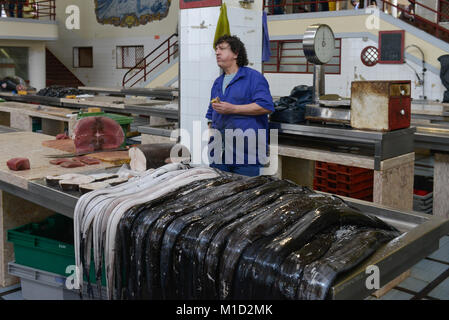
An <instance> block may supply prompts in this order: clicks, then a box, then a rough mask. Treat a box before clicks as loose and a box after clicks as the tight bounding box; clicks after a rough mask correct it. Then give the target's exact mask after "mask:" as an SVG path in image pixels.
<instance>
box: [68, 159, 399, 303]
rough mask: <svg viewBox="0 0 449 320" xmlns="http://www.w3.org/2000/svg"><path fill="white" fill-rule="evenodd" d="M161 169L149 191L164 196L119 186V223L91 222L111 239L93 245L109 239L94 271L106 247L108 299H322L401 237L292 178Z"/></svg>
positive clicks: (84, 253) (82, 234)
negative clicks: (100, 225) (124, 191)
mask: <svg viewBox="0 0 449 320" xmlns="http://www.w3.org/2000/svg"><path fill="white" fill-rule="evenodd" d="M164 168H166V169H164ZM167 168H168V170H167ZM170 168H172V169H170ZM159 170H162V171H159V173H160V172H163V171H164V170H165V172H164V173H162V174H160V175H159V176H158V177H159V178H158V179H159V181H160V182H159V183H158V182H157V181H155V179H156V176H155V175H154V173H153V176H152V175H151V174H149V175H147V176H148V177H149V178H148V179H150V180H151V179H153V180H152V181H153V182H154V183H149V184H148V185H149V186H148V188H146V190H147V191H146V192H147V194H148V195H151V194H154V193H155V192H156V190H157V192H158V195H159V196H157V197H156V196H153V197H151V196H149V197H147V198H146V199H147V201H143V200H142V196H141V195H142V194H143V193H140V196H139V200H138V201H132V200H130V199H133V198H134V199H135V198H137V196H136V193H135V192H134V195H129V196H123V195H120V196H119V194H120V192H122V191H117V194H116V196H115V199H117V198H120V197H121V201H123V202H125V203H126V202H128V203H129V205H127V206H126V205H125V206H123V204H122V203H121V202H120V201H113V200H111V202H110V203H111V205H113V206H115V207H123V208H124V210H121V211H120V210H118V211H117V210H116V209H114V210H116V211H117V212H121V214H115V218H111V217H113V216H114V214H111V215H109V216H108V217H109V219H110V220H111V219H112V220H114V221H115V224H114V223H112V224H110V223H107V224H108V228H107V231H106V232H107V235H104V233H103V232H100V231H98V232H96V231H95V230H96V229H97V228H96V227H94V228H93V230H94V234H92V236H93V237H100V238H101V237H102V236H103V237H104V236H105V238H106V241H105V242H101V240H99V241H96V240H95V239H94V241H93V242H94V243H98V242H100V243H104V244H103V245H100V246H97V249H96V246H95V245H94V256H95V255H96V257H97V258H96V259H95V269H96V270H97V271H96V272H97V274H96V276H97V279H98V280H99V279H101V275H102V271H101V257H102V256H101V255H100V256H99V254H104V257H105V263H106V274H107V278H108V288H107V289H108V292H109V298H114V299H325V298H326V296H327V294H328V291H329V288H330V287H331V286H332V284H333V282H334V281H335V279H336V277H337V276H338V275H339V274H341V273H343V272H346V271H348V270H351V269H352V268H354V267H356V266H357V265H358V264H359V263H361V262H362V261H363V260H364V259H366V258H367V257H369V256H370V255H371V254H372V253H373V252H375V251H376V250H377V249H378V248H379V247H380V246H381V245H383V244H384V243H386V242H388V241H389V240H391V239H393V238H395V237H396V236H398V235H399V232H398V230H396V229H395V228H393V227H391V226H389V225H387V224H385V223H384V222H383V221H381V220H380V219H378V218H376V217H373V216H369V215H365V214H363V213H361V212H359V211H357V210H355V209H353V208H351V207H349V206H348V205H347V204H346V203H344V202H343V201H342V200H341V199H339V198H337V197H333V196H328V195H322V194H318V193H315V192H313V191H311V190H310V189H308V188H303V187H300V186H298V185H296V184H294V183H292V182H289V181H286V180H279V179H276V178H272V177H267V176H261V177H253V178H247V177H242V176H237V175H230V174H226V173H222V172H215V175H214V174H213V173H212V172H210V171H207V170H206V171H203V172H201V173H199V172H196V173H195V174H194V175H189V174H187V173H188V172H192V170H199V169H185V168H180V167H176V168H175V167H173V165H172V167H167V166H165V167H162V168H160V169H159ZM204 170H205V169H204ZM209 170H211V169H209ZM178 171H181V172H182V171H184V172H183V173H181V174H178V173H177V172H178ZM192 173H193V172H192ZM169 174H171V175H172V176H171V177H169V178H168V179H161V177H162V178H163V176H164V175H169ZM151 177H152V178H151ZM176 177H178V180H176ZM186 177H190V178H186ZM192 177H193V178H192ZM141 179H145V178H141ZM180 181H182V182H180ZM169 185H170V186H171V187H170V188H167V186H169ZM175 185H176V186H175ZM131 187H132V186H131ZM161 189H164V190H166V192H161V191H160V190H161ZM105 190H107V189H105ZM144 193H145V192H144ZM87 195H89V194H87ZM103 196H104V195H103ZM98 197H101V193H97V195H91V196H90V197H89V198H87V197H86V198H85V199H83V198H82V199H80V201H81V200H83V201H82V204H80V206H78V205H77V208H78V209H80V210H86V209H87V208H89V202H92V201H93V202H95V201H96V199H97V198H98ZM112 198H114V197H112ZM112 198H111V199H112ZM103 202H104V201H103ZM96 203H97V205H98V204H100V202H98V199H97V202H96ZM83 208H84V209H83ZM92 208H95V206H94V207H91V210H90V212H99V213H98V214H102V213H101V212H103V211H102V210H98V208H97V209H92ZM103 214H104V213H103ZM94 215H95V214H94ZM87 216H89V214H87V213H83V212H80V211H79V212H78V214H77V218H78V219H79V218H80V217H87ZM92 219H95V217H94V218H92ZM103 219H104V217H103ZM81 220H83V219H81ZM103 224H104V223H103ZM82 225H83V223H80V225H79V226H82ZM79 226H78V229H77V227H76V226H75V232H76V233H78V234H79V239H80V240H82V239H85V241H84V242H83V243H79V246H78V247H77V250H81V251H80V252H79V254H78V257H79V261H78V260H77V264H78V263H79V266H80V267H83V266H84V270H85V272H87V270H89V268H88V267H89V263H88V262H87V257H90V245H89V232H86V230H89V228H90V225H89V224H85V225H84V227H81V228H80V227H79ZM103 229H104V228H103ZM98 230H101V228H100V229H98ZM81 242H82V241H81ZM112 242H114V244H112ZM83 248H84V249H83ZM95 251H96V253H95ZM111 255H113V256H114V257H113V258H112V259H111ZM97 263H98V264H100V265H99V266H97ZM111 277H112V279H111Z"/></svg>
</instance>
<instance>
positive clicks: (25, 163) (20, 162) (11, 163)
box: [6, 158, 30, 171]
mask: <svg viewBox="0 0 449 320" xmlns="http://www.w3.org/2000/svg"><path fill="white" fill-rule="evenodd" d="M6 165H7V166H8V168H9V169H11V170H13V171H22V170H29V169H30V160H28V159H27V158H14V159H11V160H8V162H7V163H6Z"/></svg>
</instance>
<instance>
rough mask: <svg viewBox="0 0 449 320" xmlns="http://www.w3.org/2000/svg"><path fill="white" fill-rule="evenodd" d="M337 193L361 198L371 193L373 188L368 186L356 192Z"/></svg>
mask: <svg viewBox="0 0 449 320" xmlns="http://www.w3.org/2000/svg"><path fill="white" fill-rule="evenodd" d="M338 194H339V195H342V196H344V197H349V198H355V199H363V198H366V197H369V196H372V195H373V188H369V189H366V190H362V191H358V192H339V193H338Z"/></svg>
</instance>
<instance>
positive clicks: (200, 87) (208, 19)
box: [179, 6, 262, 163]
mask: <svg viewBox="0 0 449 320" xmlns="http://www.w3.org/2000/svg"><path fill="white" fill-rule="evenodd" d="M227 13H228V19H229V25H230V31H231V34H233V35H237V36H238V37H239V38H240V39H241V40H242V42H243V43H245V47H246V50H247V53H248V60H249V67H251V68H253V69H256V70H258V71H261V68H262V65H261V60H262V11H256V10H246V9H241V8H237V7H233V6H228V12H227ZM219 14H220V7H209V8H197V9H184V10H181V11H180V20H179V21H180V28H181V32H180V50H181V57H180V64H181V67H180V70H181V71H180V84H181V86H180V89H181V92H180V102H181V105H180V113H181V123H180V127H181V129H184V130H186V131H187V132H189V133H190V139H189V137H188V136H186V135H181V142H182V143H183V144H184V145H186V146H190V150H191V152H192V154H193V159H192V160H193V162H194V163H195V162H197V163H199V162H200V161H201V159H195V156H196V153H195V148H194V143H195V144H196V145H197V146H198V145H199V142H200V141H199V140H200V139H201V138H200V137H198V136H196V137H193V136H192V135H193V133H194V132H195V130H196V132H198V133H199V134H201V133H203V132H206V133H207V120H206V118H205V116H206V112H207V108H208V106H209V102H210V98H211V97H210V92H211V88H212V85H213V83H214V81H215V79H216V78H217V77H218V76H219V75H220V68H219V67H218V66H217V62H216V59H215V51H214V49H213V41H214V37H215V29H216V26H217V21H218V17H219ZM202 22H204V23H202ZM201 24H202V25H203V27H200V25H201ZM195 121H196V127H195ZM195 128H196V129H195ZM206 145H207V141H206V142H204V141H203V142H202V144H201V145H200V146H199V147H200V148H201V149H200V150H203V148H204V147H205V146H206ZM196 160H197V161H196Z"/></svg>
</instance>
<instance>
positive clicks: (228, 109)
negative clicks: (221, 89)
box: [212, 101, 236, 114]
mask: <svg viewBox="0 0 449 320" xmlns="http://www.w3.org/2000/svg"><path fill="white" fill-rule="evenodd" d="M212 108H213V109H214V110H215V111H217V112H218V113H219V114H233V113H236V107H235V105H234V104H231V103H228V102H224V101H221V102H217V103H212Z"/></svg>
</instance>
